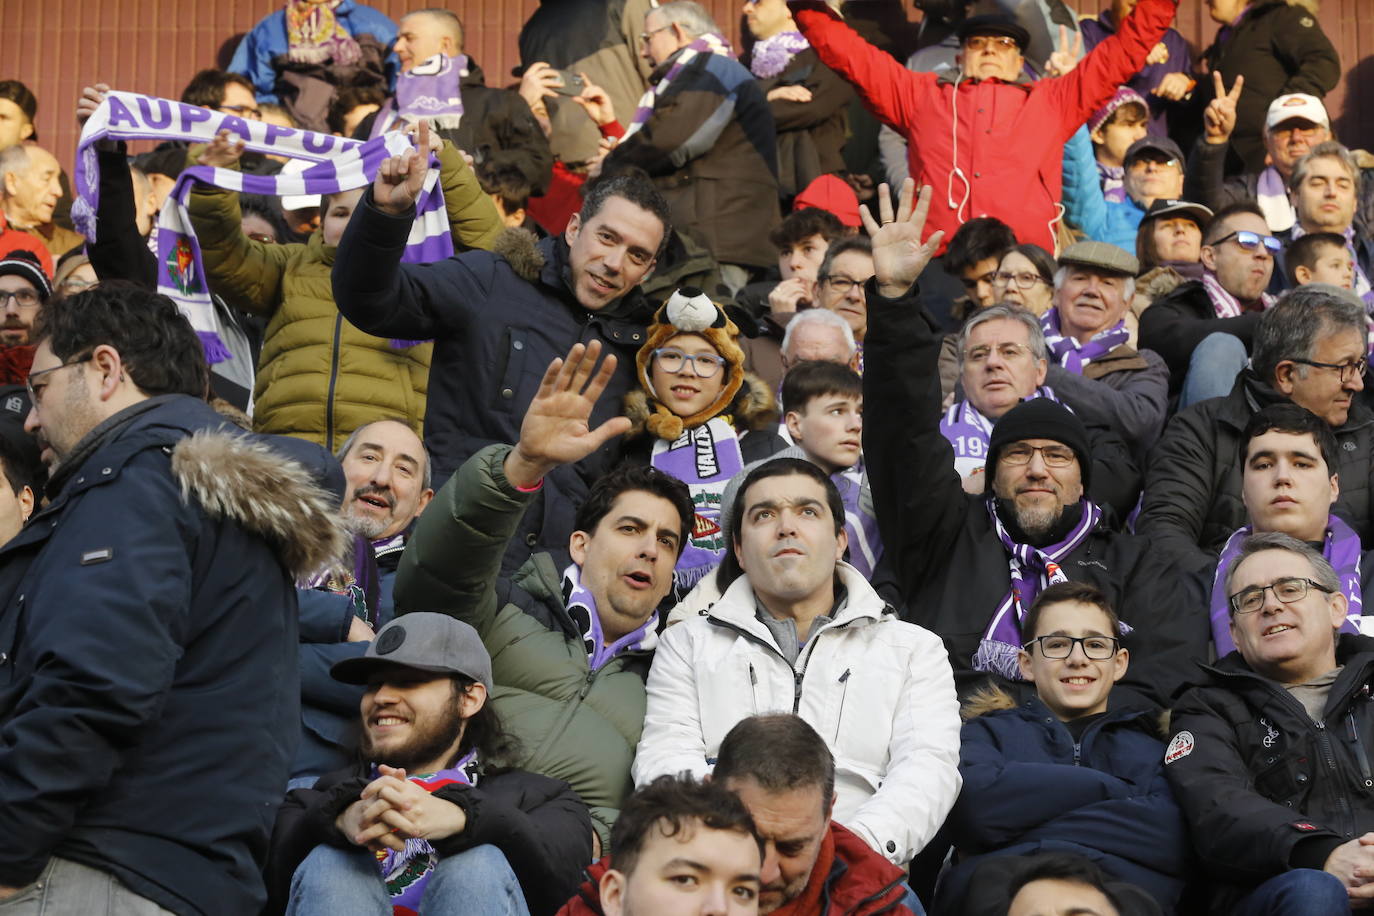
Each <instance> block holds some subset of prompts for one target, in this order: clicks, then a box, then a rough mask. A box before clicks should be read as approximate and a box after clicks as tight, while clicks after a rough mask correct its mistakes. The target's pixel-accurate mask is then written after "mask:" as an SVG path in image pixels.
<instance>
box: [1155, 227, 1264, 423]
mask: <svg viewBox="0 0 1374 916" xmlns="http://www.w3.org/2000/svg"><path fill="white" fill-rule="evenodd" d="M1282 248H1283V243H1282V242H1280V241H1279V240H1278V239H1276V238H1274V237H1273V236H1272V235H1270V234H1269V227H1268V225H1267V224H1266V223H1265V221H1264V216H1263V215H1262V214H1261V213H1260V211H1259V210H1258V209H1257V208H1256V207H1255V205H1254V204H1253V203H1239V204H1234V205H1232V206H1230V207H1227V208H1225V209H1223V210H1221V211H1220V212H1219V213H1217V214H1216V216H1215V217H1213V219H1212V222H1211V223H1209V224H1208V225H1207V231H1206V232H1204V233H1203V236H1202V268H1203V272H1202V279H1201V280H1189V281H1188V282H1187V283H1183V284H1181V285H1179V286H1178V287H1177V288H1175V289H1174V290H1173V292H1171V293H1169V294H1167V295H1165V296H1162V297H1160V298H1159V299H1156V300H1155V302H1154V303H1153V304H1152V305H1151V306H1150V307H1149V308H1147V309H1146V310H1145V311H1144V312H1143V313H1142V314H1141V316H1140V344H1141V346H1143V347H1149V348H1150V349H1151V350H1154V351H1155V352H1157V353H1158V354H1159V355H1160V356H1162V357H1164V363H1165V365H1167V366H1168V367H1169V396H1170V397H1177V398H1178V402H1179V407H1187V406H1189V405H1191V404H1196V403H1197V402H1198V401H1203V400H1206V399H1207V398H1212V397H1220V396H1221V395H1224V394H1225V393H1226V392H1227V391H1228V390H1230V385H1231V382H1232V381H1233V380H1234V379H1235V375H1236V373H1237V372H1239V371H1240V370H1241V369H1242V368H1244V366H1245V362H1246V359H1247V357H1248V356H1249V354H1250V343H1251V338H1252V337H1253V336H1254V333H1255V327H1256V325H1258V324H1259V320H1260V315H1261V314H1262V313H1263V311H1264V310H1265V309H1266V308H1268V307H1269V306H1270V305H1272V304H1273V301H1274V300H1273V297H1271V296H1270V295H1269V294H1268V293H1267V292H1265V290H1266V289H1267V288H1268V286H1269V280H1270V277H1271V276H1272V274H1273V272H1274V257H1275V256H1276V255H1277V254H1278V253H1279V251H1280V250H1281V249H1282Z"/></svg>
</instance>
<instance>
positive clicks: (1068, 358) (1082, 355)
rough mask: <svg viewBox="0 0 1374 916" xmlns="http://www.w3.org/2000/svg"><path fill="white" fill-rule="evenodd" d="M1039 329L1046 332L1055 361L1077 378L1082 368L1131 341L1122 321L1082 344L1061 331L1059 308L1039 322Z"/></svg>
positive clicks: (1124, 322)
mask: <svg viewBox="0 0 1374 916" xmlns="http://www.w3.org/2000/svg"><path fill="white" fill-rule="evenodd" d="M1040 327H1041V328H1042V329H1044V331H1045V343H1046V344H1047V345H1048V346H1049V348H1050V354H1051V355H1052V356H1053V357H1054V361H1055V362H1056V363H1058V364H1059V365H1061V366H1063V367H1064V368H1065V369H1066V370H1068V371H1069V372H1072V373H1073V374H1074V375H1082V374H1083V367H1084V366H1086V365H1087V364H1088V363H1090V362H1092V361H1093V360H1095V359H1101V358H1102V357H1104V356H1106V355H1107V354H1108V353H1110V352H1112V351H1113V350H1115V349H1116V348H1117V347H1119V346H1121V345H1122V344H1124V343H1125V342H1126V341H1128V340H1130V339H1131V332H1130V331H1129V330H1128V329H1127V328H1126V320H1125V319H1124V318H1123V319H1122V320H1121V321H1118V322H1117V323H1116V324H1114V325H1112V326H1111V327H1110V328H1107V329H1106V330H1105V331H1099V332H1098V333H1096V334H1094V335H1093V336H1092V339H1091V340H1089V341H1088V342H1087V343H1084V344H1080V343H1079V342H1078V341H1076V340H1074V339H1073V338H1072V337H1070V336H1069V335H1067V334H1065V333H1064V332H1063V331H1061V330H1060V329H1059V307H1058V306H1055V307H1054V308H1052V309H1050V310H1049V311H1048V312H1046V313H1045V314H1044V317H1042V318H1041V319H1040Z"/></svg>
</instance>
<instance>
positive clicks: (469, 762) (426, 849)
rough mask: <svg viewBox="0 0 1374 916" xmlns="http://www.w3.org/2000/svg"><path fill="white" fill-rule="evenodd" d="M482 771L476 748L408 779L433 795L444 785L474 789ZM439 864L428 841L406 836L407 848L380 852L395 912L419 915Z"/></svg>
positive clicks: (381, 864) (388, 894) (387, 888)
mask: <svg viewBox="0 0 1374 916" xmlns="http://www.w3.org/2000/svg"><path fill="white" fill-rule="evenodd" d="M480 771H481V766H480V765H479V764H478V763H477V751H476V750H475V749H474V750H471V751H468V752H467V753H466V754H465V755H463V758H462V759H461V760H459V761H458V762H457V763H455V764H454V765H453V766H451V767H449V768H447V769H443V770H440V771H439V772H437V773H428V774H422V775H417V776H409V777H407V778H408V780H409V781H410V782H413V783H415V784H416V785H417V786H419V787H420V788H422V789H424V790H425V791H426V792H429V793H431V794H432V793H434V792H437V791H439V790H440V789H442V788H444V787H445V786H451V785H460V786H475V785H477V776H478V773H479V772H480ZM379 775H381V774H380V773H378V772H377V768H376V767H375V766H374V767H373V768H372V778H373V779H376V778H377V777H378V776H379ZM438 864H439V853H437V852H435V851H434V847H433V846H431V845H430V844H429V840H426V839H422V838H420V837H407V838H406V848H405V849H403V850H401V851H399V852H398V851H396V850H394V849H386V850H383V851H381V852H379V853H377V865H378V866H379V867H380V868H381V870H382V881H383V882H385V884H386V892H387V896H388V897H390V898H391V907H392V912H393V913H396V914H400V913H416V912H419V910H420V900H421V899H422V898H423V897H424V895H425V885H427V884H428V883H429V879H430V877H432V876H433V874H434V869H435V867H436V866H437V865H438Z"/></svg>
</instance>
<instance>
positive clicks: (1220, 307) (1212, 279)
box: [1202, 270, 1274, 318]
mask: <svg viewBox="0 0 1374 916" xmlns="http://www.w3.org/2000/svg"><path fill="white" fill-rule="evenodd" d="M1202 288H1203V289H1204V290H1206V291H1207V298H1209V299H1211V300H1212V309H1213V310H1214V311H1215V312H1216V313H1217V317H1218V318H1239V317H1240V316H1241V315H1244V314H1245V308H1244V306H1242V305H1241V304H1240V300H1239V299H1237V298H1236V297H1235V296H1233V295H1231V294H1230V293H1228V292H1227V291H1226V289H1225V288H1224V287H1223V286H1222V285H1221V281H1219V280H1218V279H1217V275H1216V274H1214V273H1213V272H1212V271H1210V270H1204V271H1203V272H1202ZM1259 301H1260V308H1261V309H1268V308H1271V307H1273V305H1274V297H1273V296H1271V295H1269V294H1268V293H1260V298H1259Z"/></svg>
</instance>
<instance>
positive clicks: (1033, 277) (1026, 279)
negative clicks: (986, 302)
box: [975, 270, 1049, 289]
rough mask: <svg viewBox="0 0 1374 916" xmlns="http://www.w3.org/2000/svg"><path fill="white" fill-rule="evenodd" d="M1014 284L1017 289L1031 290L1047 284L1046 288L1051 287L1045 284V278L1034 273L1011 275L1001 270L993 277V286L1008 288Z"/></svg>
mask: <svg viewBox="0 0 1374 916" xmlns="http://www.w3.org/2000/svg"><path fill="white" fill-rule="evenodd" d="M979 279H982V278H981V277H980V278H979ZM975 282H976V281H975ZM1012 283H1015V284H1016V285H1017V287H1018V288H1020V289H1030V288H1031V287H1032V286H1034V285H1035V284H1037V283H1045V285H1046V286H1049V284H1048V283H1046V282H1045V278H1044V277H1042V276H1040V275H1039V274H1033V273H1023V274H1014V273H1011V272H1010V271H1006V270H999V271H997V272H996V273H995V274H993V275H992V285H993V286H1002V287H1006V286H1010V285H1011V284H1012Z"/></svg>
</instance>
